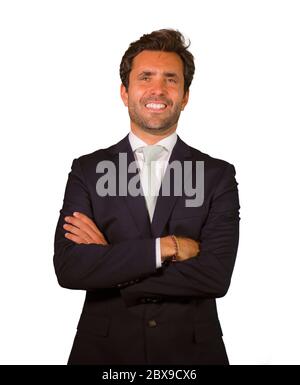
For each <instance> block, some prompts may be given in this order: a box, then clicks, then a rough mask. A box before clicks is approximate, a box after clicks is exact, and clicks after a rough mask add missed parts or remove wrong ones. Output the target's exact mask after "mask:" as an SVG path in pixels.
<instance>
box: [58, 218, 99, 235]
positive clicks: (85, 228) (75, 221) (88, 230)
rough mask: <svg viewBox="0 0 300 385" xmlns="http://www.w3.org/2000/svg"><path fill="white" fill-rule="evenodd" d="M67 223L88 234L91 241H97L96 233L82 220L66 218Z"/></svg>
mask: <svg viewBox="0 0 300 385" xmlns="http://www.w3.org/2000/svg"><path fill="white" fill-rule="evenodd" d="M65 221H66V222H67V223H68V224H71V225H73V226H75V227H77V228H78V229H80V230H81V231H82V232H83V233H85V234H87V235H88V236H89V237H90V238H91V239H94V240H96V233H95V231H94V230H93V229H92V228H91V227H90V226H88V225H87V224H86V223H84V222H83V221H82V220H81V219H78V218H75V217H65Z"/></svg>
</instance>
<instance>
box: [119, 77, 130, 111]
mask: <svg viewBox="0 0 300 385" xmlns="http://www.w3.org/2000/svg"><path fill="white" fill-rule="evenodd" d="M120 91H121V98H122V100H123V103H124V105H125V106H126V107H128V92H127V91H126V87H125V86H124V84H123V83H122V84H121V89H120Z"/></svg>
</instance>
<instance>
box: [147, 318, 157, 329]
mask: <svg viewBox="0 0 300 385" xmlns="http://www.w3.org/2000/svg"><path fill="white" fill-rule="evenodd" d="M148 326H149V327H150V328H155V327H156V326H157V323H156V321H155V319H151V320H150V321H148Z"/></svg>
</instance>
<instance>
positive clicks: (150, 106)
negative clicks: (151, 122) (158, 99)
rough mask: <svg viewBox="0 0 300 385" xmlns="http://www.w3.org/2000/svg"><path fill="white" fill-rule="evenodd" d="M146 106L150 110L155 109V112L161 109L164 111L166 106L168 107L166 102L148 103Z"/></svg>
mask: <svg viewBox="0 0 300 385" xmlns="http://www.w3.org/2000/svg"><path fill="white" fill-rule="evenodd" d="M145 107H146V108H147V109H148V110H149V111H155V112H159V111H164V110H165V109H166V108H167V105H166V104H164V103H153V102H152V103H147V104H146V105H145Z"/></svg>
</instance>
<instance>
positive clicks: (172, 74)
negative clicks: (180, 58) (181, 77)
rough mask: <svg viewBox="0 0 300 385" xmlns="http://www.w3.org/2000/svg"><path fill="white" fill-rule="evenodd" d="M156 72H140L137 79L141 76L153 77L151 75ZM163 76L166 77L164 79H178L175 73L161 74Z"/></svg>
mask: <svg viewBox="0 0 300 385" xmlns="http://www.w3.org/2000/svg"><path fill="white" fill-rule="evenodd" d="M156 74H157V72H155V71H142V72H140V73H139V74H138V77H142V76H153V75H156ZM163 75H164V76H165V77H166V78H177V79H178V75H177V73H176V72H168V71H167V72H163Z"/></svg>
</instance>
